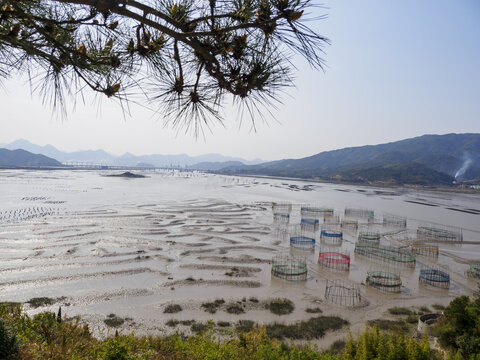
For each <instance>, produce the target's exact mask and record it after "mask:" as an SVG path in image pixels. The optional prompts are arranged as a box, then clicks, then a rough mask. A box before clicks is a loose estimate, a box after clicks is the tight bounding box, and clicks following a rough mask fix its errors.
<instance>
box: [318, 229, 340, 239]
mask: <svg viewBox="0 0 480 360" xmlns="http://www.w3.org/2000/svg"><path fill="white" fill-rule="evenodd" d="M321 235H322V236H324V237H333V238H341V237H343V233H342V232H341V231H332V230H322V232H321Z"/></svg>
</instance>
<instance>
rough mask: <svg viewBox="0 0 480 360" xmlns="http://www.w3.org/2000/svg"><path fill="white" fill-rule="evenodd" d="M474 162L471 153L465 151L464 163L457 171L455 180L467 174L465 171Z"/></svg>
mask: <svg viewBox="0 0 480 360" xmlns="http://www.w3.org/2000/svg"><path fill="white" fill-rule="evenodd" d="M472 162H473V160H472V158H471V157H470V155H469V154H468V153H466V152H464V153H463V164H462V166H461V167H460V169H458V170H457V172H456V173H455V180H457V179H458V178H459V177H460V176H462V175H463V174H465V171H467V169H468V168H469V167H470V165H472Z"/></svg>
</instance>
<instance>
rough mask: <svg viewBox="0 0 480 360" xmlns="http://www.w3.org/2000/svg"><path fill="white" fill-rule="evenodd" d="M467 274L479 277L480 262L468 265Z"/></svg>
mask: <svg viewBox="0 0 480 360" xmlns="http://www.w3.org/2000/svg"><path fill="white" fill-rule="evenodd" d="M467 276H469V277H472V278H475V279H480V264H472V265H470V266H469V267H468V270H467Z"/></svg>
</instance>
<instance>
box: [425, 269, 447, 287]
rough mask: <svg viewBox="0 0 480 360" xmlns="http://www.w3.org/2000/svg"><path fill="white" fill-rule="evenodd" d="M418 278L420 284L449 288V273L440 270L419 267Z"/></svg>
mask: <svg viewBox="0 0 480 360" xmlns="http://www.w3.org/2000/svg"><path fill="white" fill-rule="evenodd" d="M418 280H419V282H420V283H422V284H426V285H430V286H434V287H439V288H442V289H448V288H450V275H449V274H447V273H446V272H445V271H442V270H438V269H421V270H420V276H419V278H418Z"/></svg>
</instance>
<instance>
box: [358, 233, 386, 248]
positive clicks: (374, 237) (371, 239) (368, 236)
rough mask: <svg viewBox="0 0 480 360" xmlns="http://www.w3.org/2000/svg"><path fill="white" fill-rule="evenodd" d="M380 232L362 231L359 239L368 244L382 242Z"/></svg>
mask: <svg viewBox="0 0 480 360" xmlns="http://www.w3.org/2000/svg"><path fill="white" fill-rule="evenodd" d="M380 237H381V236H380V234H379V233H376V232H369V231H362V232H360V233H359V234H358V241H359V242H363V243H367V244H374V245H379V244H380Z"/></svg>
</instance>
